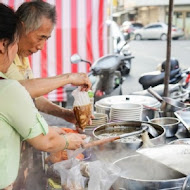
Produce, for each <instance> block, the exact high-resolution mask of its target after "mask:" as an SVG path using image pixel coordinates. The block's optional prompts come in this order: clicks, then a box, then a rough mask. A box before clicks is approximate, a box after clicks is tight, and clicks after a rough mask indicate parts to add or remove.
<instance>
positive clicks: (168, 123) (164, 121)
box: [150, 117, 180, 137]
mask: <svg viewBox="0 0 190 190" xmlns="http://www.w3.org/2000/svg"><path fill="white" fill-rule="evenodd" d="M150 122H152V123H156V124H158V125H161V126H163V127H164V128H165V129H166V137H173V136H175V134H176V132H177V130H178V125H179V123H180V121H179V119H177V118H174V117H161V118H154V119H151V120H150Z"/></svg>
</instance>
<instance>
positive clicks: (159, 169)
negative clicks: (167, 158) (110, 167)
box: [113, 154, 186, 190]
mask: <svg viewBox="0 0 190 190" xmlns="http://www.w3.org/2000/svg"><path fill="white" fill-rule="evenodd" d="M114 164H115V165H117V166H118V167H120V168H121V169H122V172H121V174H120V177H119V178H118V180H117V181H116V182H115V183H114V185H113V189H114V190H137V189H138V190H158V189H162V190H168V189H172V190H181V188H182V186H183V183H184V180H185V177H186V176H185V175H183V174H182V173H180V172H178V171H176V170H173V169H171V168H169V167H167V166H165V165H163V164H160V163H159V162H155V161H154V160H152V159H150V158H148V157H146V156H143V155H141V154H137V155H132V156H128V157H125V158H122V159H119V160H117V161H116V162H114Z"/></svg>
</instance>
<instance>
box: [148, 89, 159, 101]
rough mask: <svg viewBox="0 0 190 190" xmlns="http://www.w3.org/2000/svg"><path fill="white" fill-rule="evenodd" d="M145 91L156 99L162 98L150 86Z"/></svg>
mask: <svg viewBox="0 0 190 190" xmlns="http://www.w3.org/2000/svg"><path fill="white" fill-rule="evenodd" d="M147 91H148V92H149V93H150V94H152V95H153V96H154V97H155V98H156V99H157V100H158V101H160V102H162V101H163V98H162V97H161V96H160V95H159V94H158V93H157V92H155V91H154V90H153V89H152V87H150V88H148V89H147Z"/></svg>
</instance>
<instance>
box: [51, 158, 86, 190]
mask: <svg viewBox="0 0 190 190" xmlns="http://www.w3.org/2000/svg"><path fill="white" fill-rule="evenodd" d="M53 169H54V171H55V172H56V173H59V176H60V178H61V186H62V188H63V189H64V190H85V186H86V183H87V178H86V177H84V176H82V174H81V172H80V162H79V161H77V160H76V159H70V160H66V161H62V162H59V163H56V164H54V166H53Z"/></svg>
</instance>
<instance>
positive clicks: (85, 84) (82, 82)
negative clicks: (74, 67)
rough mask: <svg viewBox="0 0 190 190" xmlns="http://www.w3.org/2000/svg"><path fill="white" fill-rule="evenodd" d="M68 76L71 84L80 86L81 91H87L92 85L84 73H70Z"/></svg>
mask: <svg viewBox="0 0 190 190" xmlns="http://www.w3.org/2000/svg"><path fill="white" fill-rule="evenodd" d="M69 78H70V80H71V84H72V85H75V86H81V90H82V91H88V90H90V88H91V86H92V84H91V82H90V80H89V78H88V75H87V74H86V73H72V74H70V76H69Z"/></svg>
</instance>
